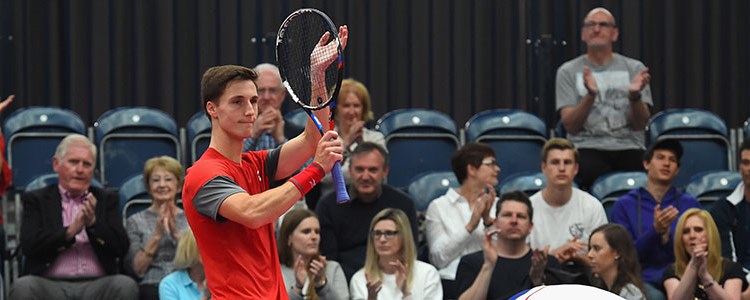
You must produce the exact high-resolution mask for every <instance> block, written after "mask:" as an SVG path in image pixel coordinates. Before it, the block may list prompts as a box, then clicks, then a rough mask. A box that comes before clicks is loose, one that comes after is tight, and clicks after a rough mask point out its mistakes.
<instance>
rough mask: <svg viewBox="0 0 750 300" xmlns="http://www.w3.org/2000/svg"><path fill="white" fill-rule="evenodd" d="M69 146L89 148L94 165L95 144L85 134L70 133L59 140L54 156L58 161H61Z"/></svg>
mask: <svg viewBox="0 0 750 300" xmlns="http://www.w3.org/2000/svg"><path fill="white" fill-rule="evenodd" d="M70 146H84V147H88V148H89V150H91V154H92V155H93V156H94V165H96V145H94V143H92V142H91V140H89V138H87V137H86V136H84V135H81V134H77V133H74V134H70V135H68V136H66V137H65V138H64V139H62V141H60V144H59V145H57V150H55V158H56V159H57V160H58V161H62V160H63V157H65V154H66V153H67V152H68V148H69V147H70Z"/></svg>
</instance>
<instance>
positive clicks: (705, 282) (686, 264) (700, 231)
mask: <svg viewBox="0 0 750 300" xmlns="http://www.w3.org/2000/svg"><path fill="white" fill-rule="evenodd" d="M674 256H675V262H674V263H673V264H671V265H669V266H667V268H666V269H665V270H664V276H663V277H664V289H665V290H666V291H667V296H668V297H669V299H671V300H687V299H740V292H741V291H742V289H743V287H744V286H745V285H746V282H745V274H744V273H743V271H742V267H741V266H740V265H738V264H736V263H734V262H732V261H731V260H730V259H726V258H723V257H721V240H720V238H719V231H718V229H716V223H715V222H714V219H713V218H712V217H711V214H709V213H708V212H707V211H705V210H702V209H698V208H691V209H688V210H687V211H685V213H683V214H682V216H681V217H680V219H679V220H678V221H677V227H675V233H674Z"/></svg>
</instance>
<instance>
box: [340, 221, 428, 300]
mask: <svg viewBox="0 0 750 300" xmlns="http://www.w3.org/2000/svg"><path fill="white" fill-rule="evenodd" d="M409 224H410V223H409V219H408V218H407V217H406V214H405V213H404V212H403V211H401V210H400V209H394V208H386V209H384V210H382V211H380V213H378V214H377V215H375V217H374V218H373V220H372V222H371V223H370V239H368V241H367V258H366V260H365V267H364V268H363V269H360V270H359V271H357V273H355V274H354V276H352V280H351V283H350V284H349V289H350V291H351V293H350V294H351V297H352V299H355V300H356V299H368V300H375V299H405V298H409V299H443V288H442V285H441V284H440V276H439V275H438V272H437V269H435V267H433V266H432V265H430V264H427V263H424V262H421V261H418V260H417V259H416V247H415V246H414V238H413V237H412V232H411V225H409Z"/></svg>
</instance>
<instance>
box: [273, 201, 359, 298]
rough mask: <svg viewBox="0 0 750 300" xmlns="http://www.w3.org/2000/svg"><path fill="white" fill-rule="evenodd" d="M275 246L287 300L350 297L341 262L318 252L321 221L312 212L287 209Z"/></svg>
mask: <svg viewBox="0 0 750 300" xmlns="http://www.w3.org/2000/svg"><path fill="white" fill-rule="evenodd" d="M278 245H279V260H281V273H282V274H283V275H284V282H285V283H286V286H287V287H288V289H287V294H289V299H321V300H326V299H341V300H345V299H349V286H348V285H347V282H346V276H344V271H343V270H341V265H339V263H337V262H335V261H332V260H326V257H325V256H321V255H320V222H318V216H316V215H315V213H314V212H312V211H310V210H307V209H294V210H291V211H289V213H287V214H286V216H285V217H284V222H282V223H281V229H280V230H279V242H278Z"/></svg>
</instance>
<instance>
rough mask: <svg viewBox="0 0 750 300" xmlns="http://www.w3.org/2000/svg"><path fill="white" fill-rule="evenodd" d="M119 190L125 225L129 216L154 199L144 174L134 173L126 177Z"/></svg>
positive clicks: (142, 208)
mask: <svg viewBox="0 0 750 300" xmlns="http://www.w3.org/2000/svg"><path fill="white" fill-rule="evenodd" d="M118 192H119V193H120V211H122V223H123V225H125V221H126V220H127V218H128V217H130V216H132V215H133V214H135V213H137V212H139V211H141V210H144V209H146V208H148V207H149V206H151V201H152V199H151V195H150V194H149V193H148V189H147V188H146V185H145V184H144V183H143V174H137V175H133V176H131V177H129V178H128V179H126V180H125V182H123V183H122V185H121V186H120V189H119V190H118Z"/></svg>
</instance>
